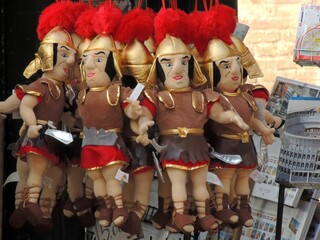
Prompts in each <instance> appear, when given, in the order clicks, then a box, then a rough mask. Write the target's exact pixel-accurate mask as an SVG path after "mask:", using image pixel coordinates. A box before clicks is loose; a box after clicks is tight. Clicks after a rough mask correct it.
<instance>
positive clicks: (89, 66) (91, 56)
mask: <svg viewBox="0 0 320 240" xmlns="http://www.w3.org/2000/svg"><path fill="white" fill-rule="evenodd" d="M109 54H110V52H109V51H99V50H92V51H88V52H86V53H85V54H83V67H84V71H85V78H86V82H87V84H88V86H89V87H102V86H109V85H110V83H111V80H110V77H109V76H108V74H107V73H106V71H105V69H106V65H107V60H108V56H109Z"/></svg>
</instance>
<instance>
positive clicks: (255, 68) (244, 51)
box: [231, 35, 263, 78]
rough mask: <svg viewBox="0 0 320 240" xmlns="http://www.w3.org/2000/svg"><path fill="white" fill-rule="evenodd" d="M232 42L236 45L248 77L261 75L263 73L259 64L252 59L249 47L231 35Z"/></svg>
mask: <svg viewBox="0 0 320 240" xmlns="http://www.w3.org/2000/svg"><path fill="white" fill-rule="evenodd" d="M231 39H232V42H233V43H234V45H235V46H236V47H237V49H238V51H239V52H240V56H241V64H242V66H243V68H244V69H245V70H246V71H247V72H248V75H249V77H250V78H257V77H263V73H262V71H261V69H260V66H259V64H258V63H257V61H256V60H255V59H254V57H253V55H252V53H251V52H250V50H249V48H247V46H246V45H245V44H244V43H243V42H242V41H241V40H240V39H239V38H237V37H236V36H234V35H233V36H231Z"/></svg>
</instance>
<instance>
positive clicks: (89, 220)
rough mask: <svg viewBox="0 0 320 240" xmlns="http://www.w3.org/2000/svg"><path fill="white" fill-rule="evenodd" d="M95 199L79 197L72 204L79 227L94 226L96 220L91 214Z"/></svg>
mask: <svg viewBox="0 0 320 240" xmlns="http://www.w3.org/2000/svg"><path fill="white" fill-rule="evenodd" d="M94 204H95V199H93V198H92V199H90V198H86V197H80V198H78V199H76V200H75V201H74V202H73V209H74V211H75V212H76V215H77V218H78V221H79V225H80V226H81V227H92V226H94V225H95V224H96V218H95V217H94V214H93V213H92V212H91V208H92V207H93V206H94Z"/></svg>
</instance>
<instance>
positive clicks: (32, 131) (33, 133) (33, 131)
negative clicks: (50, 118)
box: [27, 125, 42, 139]
mask: <svg viewBox="0 0 320 240" xmlns="http://www.w3.org/2000/svg"><path fill="white" fill-rule="evenodd" d="M41 128H42V125H32V126H29V128H28V133H27V134H28V138H31V139H34V138H36V137H38V136H39V135H40V132H39V131H40V129H41Z"/></svg>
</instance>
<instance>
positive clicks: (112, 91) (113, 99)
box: [106, 83, 121, 106]
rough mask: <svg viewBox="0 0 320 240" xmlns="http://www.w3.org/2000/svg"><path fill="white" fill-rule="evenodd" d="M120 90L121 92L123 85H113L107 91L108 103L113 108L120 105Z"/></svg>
mask: <svg viewBox="0 0 320 240" xmlns="http://www.w3.org/2000/svg"><path fill="white" fill-rule="evenodd" d="M120 90H121V85H120V84H118V83H115V84H112V85H111V86H110V87H109V88H108V89H107V92H106V94H107V101H108V103H109V104H110V105H111V106H116V105H117V104H118V103H119V99H120Z"/></svg>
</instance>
